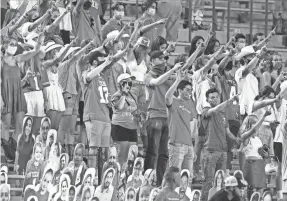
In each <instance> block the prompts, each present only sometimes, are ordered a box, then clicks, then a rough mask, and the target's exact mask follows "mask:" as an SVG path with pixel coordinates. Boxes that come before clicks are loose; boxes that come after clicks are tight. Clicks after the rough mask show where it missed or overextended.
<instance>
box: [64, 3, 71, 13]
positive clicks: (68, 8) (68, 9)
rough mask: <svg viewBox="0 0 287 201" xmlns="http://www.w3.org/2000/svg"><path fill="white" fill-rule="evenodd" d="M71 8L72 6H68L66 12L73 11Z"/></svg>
mask: <svg viewBox="0 0 287 201" xmlns="http://www.w3.org/2000/svg"><path fill="white" fill-rule="evenodd" d="M71 10H72V8H71V6H70V5H68V6H67V7H66V10H65V13H66V14H67V13H69V12H71Z"/></svg>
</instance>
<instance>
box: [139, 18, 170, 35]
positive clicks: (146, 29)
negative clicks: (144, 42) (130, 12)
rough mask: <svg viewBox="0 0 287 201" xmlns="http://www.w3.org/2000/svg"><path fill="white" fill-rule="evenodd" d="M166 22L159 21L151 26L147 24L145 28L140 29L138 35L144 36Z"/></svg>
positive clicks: (164, 20) (163, 20)
mask: <svg viewBox="0 0 287 201" xmlns="http://www.w3.org/2000/svg"><path fill="white" fill-rule="evenodd" d="M166 21H167V19H161V20H159V21H157V22H154V23H152V24H148V25H146V26H143V27H142V28H141V29H140V33H142V34H144V33H146V32H149V31H150V30H152V29H153V28H154V27H156V26H158V25H160V24H165V23H166Z"/></svg>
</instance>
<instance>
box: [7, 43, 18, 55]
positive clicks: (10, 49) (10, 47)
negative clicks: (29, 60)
mask: <svg viewBox="0 0 287 201" xmlns="http://www.w3.org/2000/svg"><path fill="white" fill-rule="evenodd" d="M16 51H17V46H10V45H9V46H8V48H7V52H8V53H9V54H11V55H14V54H15V53H16Z"/></svg>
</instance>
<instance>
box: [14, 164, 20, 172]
mask: <svg viewBox="0 0 287 201" xmlns="http://www.w3.org/2000/svg"><path fill="white" fill-rule="evenodd" d="M18 170H19V165H18V164H17V163H15V164H14V171H15V172H17V174H18Z"/></svg>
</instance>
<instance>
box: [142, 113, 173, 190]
mask: <svg viewBox="0 0 287 201" xmlns="http://www.w3.org/2000/svg"><path fill="white" fill-rule="evenodd" d="M148 121H149V122H148V126H147V137H148V146H147V153H146V159H145V167H144V169H145V170H147V169H156V175H157V185H158V186H160V185H161V182H162V179H163V175H164V173H165V169H166V167H167V163H168V147H167V144H168V139H169V136H168V123H167V119H166V118H150V119H149V120H148Z"/></svg>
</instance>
